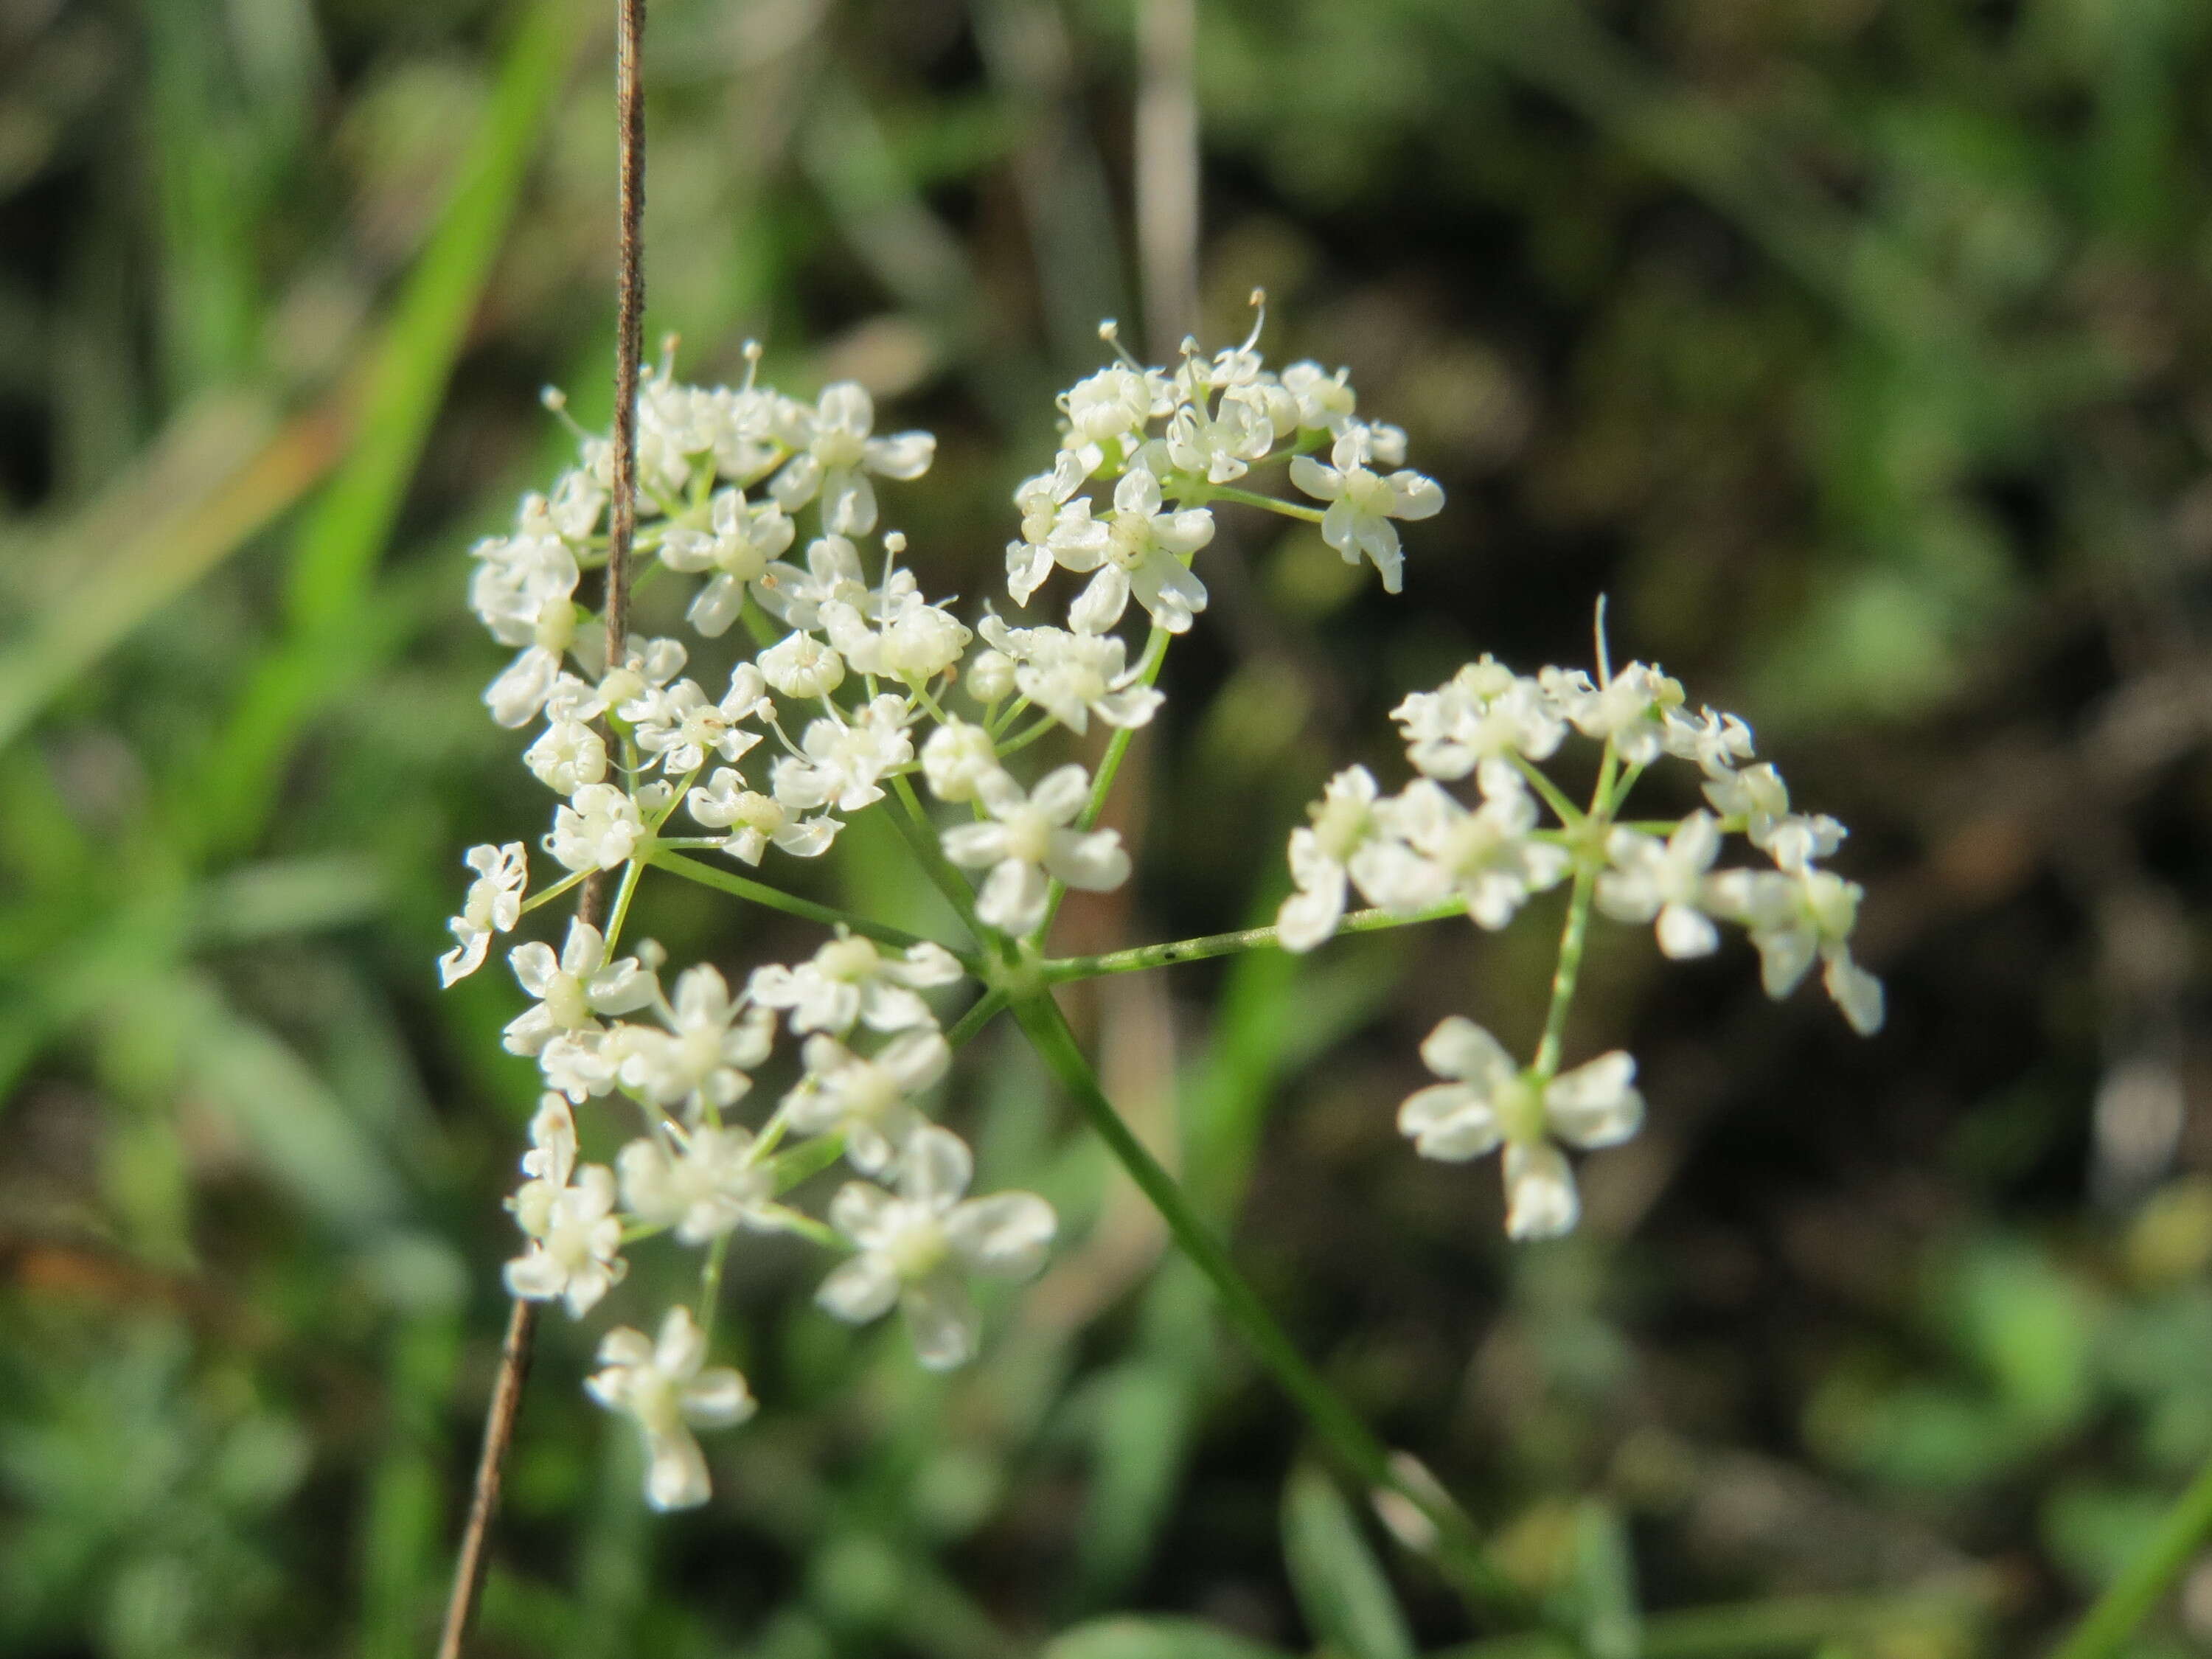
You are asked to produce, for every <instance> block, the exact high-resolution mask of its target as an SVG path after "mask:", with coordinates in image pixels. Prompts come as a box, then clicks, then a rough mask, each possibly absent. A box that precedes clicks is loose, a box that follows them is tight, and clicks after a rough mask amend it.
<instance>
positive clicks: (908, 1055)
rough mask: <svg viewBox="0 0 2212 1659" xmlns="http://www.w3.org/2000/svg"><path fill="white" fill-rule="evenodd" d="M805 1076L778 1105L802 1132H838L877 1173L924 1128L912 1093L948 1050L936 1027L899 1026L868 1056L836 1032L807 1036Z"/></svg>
mask: <svg viewBox="0 0 2212 1659" xmlns="http://www.w3.org/2000/svg"><path fill="white" fill-rule="evenodd" d="M804 1054H805V1063H806V1075H805V1077H803V1078H802V1079H799V1086H798V1087H796V1088H795V1089H793V1091H791V1092H790V1093H789V1094H787V1095H786V1096H785V1097H783V1104H782V1107H781V1110H782V1111H783V1113H784V1114H785V1115H786V1116H787V1118H789V1120H790V1122H791V1127H793V1129H795V1130H797V1131H798V1132H799V1133H800V1134H808V1135H819V1134H829V1133H832V1132H842V1133H843V1134H844V1137H845V1158H846V1161H847V1162H848V1163H849V1164H852V1166H853V1167H854V1169H856V1170H860V1172H861V1173H862V1174H863V1175H874V1174H876V1173H877V1172H878V1170H884V1169H885V1168H887V1167H889V1165H890V1163H891V1160H892V1159H894V1158H897V1157H898V1156H899V1155H900V1150H901V1148H902V1147H903V1146H905V1145H906V1143H907V1142H908V1140H909V1139H911V1138H912V1137H913V1135H914V1133H915V1130H917V1129H919V1128H920V1127H921V1121H922V1120H921V1113H920V1112H918V1111H917V1110H915V1107H914V1104H913V1097H915V1096H916V1095H918V1094H921V1093H922V1092H923V1091H926V1090H928V1089H931V1088H933V1087H934V1086H935V1085H936V1084H937V1082H938V1080H939V1079H940V1078H942V1077H943V1076H944V1075H945V1068H946V1067H947V1066H950V1065H951V1063H952V1050H951V1048H948V1047H947V1046H946V1044H945V1039H944V1037H943V1036H940V1035H939V1033H938V1031H937V1030H936V1028H935V1027H934V1026H932V1027H928V1028H926V1029H922V1030H911V1031H902V1032H900V1033H899V1034H898V1035H897V1036H895V1037H893V1038H892V1039H891V1040H890V1042H887V1043H885V1044H884V1046H883V1048H881V1049H880V1050H879V1051H878V1052H877V1053H876V1054H873V1055H872V1056H868V1057H866V1058H863V1057H862V1056H861V1055H859V1054H854V1052H853V1051H852V1050H851V1049H850V1048H847V1047H846V1046H845V1045H844V1044H843V1043H842V1042H839V1041H838V1040H837V1039H836V1037H833V1036H811V1037H809V1038H807V1039H806V1047H805V1051H804Z"/></svg>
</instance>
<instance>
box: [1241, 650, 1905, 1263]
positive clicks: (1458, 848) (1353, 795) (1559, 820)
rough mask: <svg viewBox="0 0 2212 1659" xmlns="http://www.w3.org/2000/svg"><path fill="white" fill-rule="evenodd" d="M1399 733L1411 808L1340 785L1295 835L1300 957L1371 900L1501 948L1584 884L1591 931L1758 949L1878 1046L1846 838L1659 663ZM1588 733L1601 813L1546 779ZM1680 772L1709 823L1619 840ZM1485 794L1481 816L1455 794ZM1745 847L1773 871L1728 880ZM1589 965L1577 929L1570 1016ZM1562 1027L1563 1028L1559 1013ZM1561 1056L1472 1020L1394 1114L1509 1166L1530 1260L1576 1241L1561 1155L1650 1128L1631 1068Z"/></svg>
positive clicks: (1569, 950)
mask: <svg viewBox="0 0 2212 1659" xmlns="http://www.w3.org/2000/svg"><path fill="white" fill-rule="evenodd" d="M1601 655H1602V653H1601ZM1392 718H1393V719H1394V720H1396V721H1397V723H1398V725H1399V727H1400V729H1401V732H1402V734H1403V736H1404V738H1405V742H1406V756H1407V761H1408V762H1409V763H1410V764H1411V766H1412V768H1413V772H1414V774H1415V776H1414V777H1413V780H1412V781H1410V782H1409V783H1407V785H1406V787H1404V788H1403V789H1401V791H1400V792H1399V793H1397V794H1395V795H1394V796H1384V795H1383V794H1382V793H1381V792H1380V788H1379V787H1378V785H1377V784H1376V780H1375V778H1374V776H1373V775H1372V774H1370V772H1369V771H1368V770H1367V769H1366V768H1364V767H1360V766H1354V767H1352V768H1349V769H1346V770H1345V771H1343V772H1340V773H1339V774H1338V775H1336V776H1335V777H1334V778H1332V779H1331V780H1330V781H1329V783H1328V788H1327V791H1326V793H1324V794H1323V796H1322V799H1321V800H1319V801H1318V802H1316V803H1315V805H1313V806H1312V807H1311V808H1310V817H1311V820H1312V822H1311V823H1310V824H1306V825H1302V826H1300V827H1299V828H1297V829H1294V830H1292V831H1291V840H1290V867H1291V878H1292V880H1293V882H1294V884H1295V889H1296V890H1295V891H1293V892H1292V894H1291V896H1290V897H1289V898H1287V899H1286V900H1285V901H1284V903H1283V906H1282V909H1281V912H1280V914H1279V917H1278V921H1277V927H1278V936H1279V939H1280V941H1281V943H1282V944H1283V945H1284V946H1285V948H1286V949H1289V950H1292V951H1310V950H1312V949H1314V948H1315V947H1316V946H1317V945H1321V944H1322V942H1323V941H1325V940H1326V939H1328V938H1330V937H1331V936H1332V935H1333V934H1334V933H1335V932H1336V931H1337V928H1338V927H1339V926H1340V924H1341V923H1342V921H1343V919H1344V915H1345V907H1346V902H1347V899H1348V896H1349V893H1350V892H1351V890H1354V889H1356V890H1358V893H1359V894H1360V895H1361V896H1363V897H1364V898H1365V899H1366V901H1367V902H1369V903H1370V905H1372V906H1374V907H1376V908H1377V909H1378V910H1381V911H1383V912H1385V913H1389V914H1390V915H1417V914H1420V913H1424V912H1442V911H1443V910H1445V909H1454V910H1457V909H1464V910H1465V911H1466V913H1467V914H1468V916H1470V917H1471V918H1472V919H1473V920H1474V922H1475V923H1476V924H1477V925H1478V926H1480V927H1486V928H1499V927H1504V926H1505V925H1506V924H1507V923H1508V922H1509V921H1511V920H1512V919H1513V917H1514V915H1516V912H1518V911H1519V909H1520V908H1521V907H1522V905H1523V904H1524V903H1525V902H1527V901H1528V897H1529V896H1530V895H1531V894H1533V893H1537V892H1541V891H1543V890H1546V889H1547V888H1550V887H1553V886H1556V885H1558V884H1559V883H1561V882H1562V881H1564V880H1566V879H1567V878H1569V877H1570V876H1573V877H1576V878H1577V898H1576V899H1575V900H1574V901H1573V902H1572V903H1573V905H1574V907H1575V908H1576V909H1577V911H1578V912H1579V913H1580V914H1581V915H1587V911H1588V908H1589V907H1590V906H1591V905H1593V904H1594V906H1595V908H1596V909H1597V910H1599V911H1601V912H1602V913H1603V914H1604V915H1607V916H1610V917H1613V919H1615V920H1617V921H1625V922H1631V923H1637V924H1644V923H1650V924H1653V925H1655V927H1656V932H1657V935H1658V943H1659V948H1660V950H1661V951H1662V952H1664V953H1665V954H1666V955H1667V956H1668V957H1675V958H1683V957H1699V956H1705V955H1707V954H1710V953H1711V951H1714V950H1716V949H1717V947H1718V945H1719V943H1720V932H1719V928H1718V927H1717V923H1720V922H1728V923H1731V924H1733V925H1735V926H1738V927H1742V928H1743V929H1744V930H1745V932H1746V933H1747V935H1748V936H1749V938H1750V939H1751V942H1752V944H1753V946H1755V947H1756V948H1757V950H1758V951H1759V963H1760V968H1761V972H1762V977H1763V980H1764V983H1765V988H1766V991H1767V994H1769V995H1770V996H1773V997H1777V998H1780V997H1784V996H1787V995H1788V994H1790V992H1791V991H1792V990H1794V989H1795V988H1796V987H1797V985H1798V984H1799V982H1800V981H1802V980H1803V979H1804V977H1805V975H1806V974H1807V973H1808V971H1809V970H1810V969H1811V968H1812V966H1813V964H1814V962H1816V961H1817V962H1819V963H1821V964H1822V966H1823V969H1824V978H1825V981H1826V986H1827V989H1828V993H1829V994H1830V995H1831V996H1832V997H1833V998H1834V1000H1835V1002H1836V1005H1837V1006H1838V1008H1840V1009H1841V1010H1842V1012H1843V1014H1844V1018H1846V1019H1847V1020H1849V1021H1850V1024H1851V1025H1852V1027H1853V1028H1854V1029H1855V1030H1857V1031H1859V1032H1860V1033H1861V1034H1862V1035H1871V1034H1872V1033H1873V1032H1874V1031H1875V1030H1878V1029H1879V1028H1880V1026H1881V1022H1882V989H1881V981H1879V980H1877V979H1875V976H1874V975H1871V974H1869V973H1868V972H1867V971H1866V969H1863V968H1862V967H1860V966H1859V965H1858V964H1857V963H1856V962H1855V961H1853V960H1852V957H1851V953H1850V935H1851V930H1852V927H1853V925H1854V923H1855V922H1856V921H1857V914H1858V905H1859V900H1860V896H1861V893H1860V889H1859V888H1858V886H1857V884H1855V883H1852V882H1850V881H1846V880H1845V879H1844V878H1842V877H1840V876H1838V875H1836V874H1834V873H1833V872H1831V871H1828V870H1826V869H1823V868H1821V867H1820V863H1819V860H1823V859H1825V858H1826V857H1828V856H1829V855H1830V854H1832V853H1834V852H1835V850H1836V849H1837V848H1838V846H1840V845H1841V843H1842V842H1843V839H1844V834H1845V831H1844V827H1843V825H1841V824H1840V823H1837V822H1836V820H1835V819H1833V818H1832V817H1826V816H1825V815H1806V814H1802V813H1798V812H1794V811H1791V809H1790V793H1789V790H1788V788H1787V787H1785V786H1784V783H1783V781H1782V775H1781V774H1780V773H1779V772H1778V771H1776V769H1774V768H1773V767H1772V766H1771V765H1769V764H1765V763H1757V764H1753V763H1751V761H1752V755H1753V748H1752V735H1751V728H1750V727H1749V726H1747V725H1746V724H1745V723H1744V722H1743V721H1742V720H1740V719H1738V718H1737V717H1736V716H1735V715H1733V714H1716V713H1715V712H1714V711H1713V710H1711V708H1707V709H1705V710H1704V711H1702V712H1701V713H1700V714H1696V715H1692V714H1689V713H1688V712H1687V710H1686V705H1685V702H1684V697H1683V692H1682V688H1681V686H1680V684H1678V683H1677V682H1676V681H1675V680H1674V679H1672V678H1669V677H1668V675H1666V674H1664V673H1662V672H1661V671H1659V670H1658V669H1657V668H1656V667H1650V666H1647V665H1644V664H1643V663H1631V664H1629V665H1627V666H1626V667H1625V668H1622V669H1620V670H1619V671H1609V670H1607V668H1606V667H1604V666H1603V665H1602V661H1601V667H1600V671H1599V673H1598V675H1597V677H1596V678H1592V677H1591V676H1590V675H1589V674H1588V673H1586V672H1584V671H1582V670H1579V669H1563V668H1556V667H1552V668H1545V669H1543V670H1541V671H1539V672H1538V673H1536V674H1534V675H1533V676H1529V675H1520V674H1516V673H1514V672H1513V671H1511V670H1510V669H1508V668H1506V667H1504V666H1503V665H1500V664H1499V663H1498V662H1496V661H1494V660H1492V659H1491V658H1490V657H1488V656H1485V657H1483V658H1482V659H1480V661H1477V662H1473V663H1469V664H1468V665H1466V666H1465V667H1463V668H1462V669H1461V670H1460V671H1459V672H1458V673H1456V674H1455V675H1454V676H1453V677H1452V678H1451V679H1450V680H1449V682H1447V683H1446V684H1443V685H1441V686H1439V687H1437V689H1436V690H1433V691H1422V692H1416V693H1415V694H1413V696H1409V697H1407V699H1406V700H1405V701H1404V702H1401V704H1399V706H1398V707H1397V708H1395V710H1393V711H1392ZM1571 732H1572V733H1578V734H1580V735H1581V736H1582V737H1583V738H1589V739H1591V740H1592V741H1594V742H1595V743H1596V744H1599V745H1601V752H1600V759H1599V770H1598V782H1597V788H1596V793H1595V797H1594V799H1592V801H1591V803H1590V805H1589V807H1588V809H1587V810H1582V809H1577V808H1576V807H1575V806H1574V805H1572V804H1571V802H1570V801H1569V799H1568V798H1567V797H1566V796H1565V794H1564V793H1561V791H1560V790H1559V787H1558V786H1557V785H1556V784H1554V783H1553V781H1551V779H1550V778H1548V777H1547V775H1545V773H1544V772H1543V771H1542V770H1541V767H1542V764H1543V763H1545V762H1547V761H1549V760H1551V759H1552V758H1553V756H1554V755H1555V754H1556V753H1557V752H1558V751H1559V749H1560V747H1561V745H1562V744H1564V743H1565V741H1566V738H1567V737H1568V735H1569V734H1570V733H1571ZM1668 758H1673V759H1676V760H1680V761H1685V762H1687V763H1691V764H1693V765H1695V766H1696V767H1697V768H1698V769H1699V771H1700V773H1701V774H1702V783H1703V788H1704V794H1705V800H1706V803H1707V805H1706V806H1705V807H1701V808H1699V810H1697V811H1692V812H1691V813H1689V814H1688V815H1687V816H1686V817H1682V818H1680V820H1678V821H1669V822H1667V823H1656V824H1655V823H1634V822H1629V821H1624V819H1623V817H1622V807H1623V805H1624V804H1625V802H1626V799H1627V797H1628V794H1629V793H1630V791H1631V789H1632V787H1634V785H1635V783H1636V782H1637V781H1638V779H1639V778H1640V777H1641V776H1642V775H1644V771H1645V770H1646V769H1648V768H1649V767H1650V766H1651V765H1653V764H1654V763H1657V762H1660V761H1662V760H1664V759H1668ZM1468 779H1472V780H1473V781H1474V786H1475V796H1476V799H1474V801H1473V802H1472V803H1469V802H1467V801H1463V800H1462V799H1460V798H1459V797H1457V796H1455V794H1453V793H1451V791H1450V790H1449V789H1448V788H1447V787H1445V786H1446V785H1447V784H1454V783H1461V782H1462V781H1466V780H1468ZM1547 810H1548V811H1549V813H1550V819H1551V821H1550V822H1548V823H1547V821H1546V815H1547ZM1731 834H1740V835H1741V836H1743V837H1744V838H1745V839H1746V840H1747V842H1749V843H1750V845H1751V846H1752V848H1754V849H1755V850H1757V851H1758V852H1760V853H1762V854H1765V855H1766V858H1767V860H1768V861H1769V867H1754V868H1743V869H1727V870H1717V869H1715V868H1714V866H1715V864H1716V862H1717V860H1718V858H1719V856H1720V853H1721V848H1722V844H1723V839H1724V837H1726V836H1729V835H1731ZM1585 889H1586V890H1585ZM1581 949H1582V945H1581V937H1580V932H1579V927H1578V926H1577V924H1576V923H1573V922H1571V924H1570V928H1569V933H1568V938H1567V939H1566V940H1565V941H1563V945H1562V973H1561V975H1560V980H1559V986H1560V987H1561V988H1560V989H1559V992H1558V993H1556V994H1557V995H1559V996H1571V994H1572V985H1573V982H1574V973H1575V970H1576V969H1577V968H1578V967H1579V960H1580V951H1581ZM1557 1012H1558V1014H1559V1018H1564V1004H1561V1005H1560V1006H1559V1008H1558V1010H1557ZM1556 1047H1557V1040H1556V1036H1554V1037H1553V1039H1552V1040H1551V1041H1550V1042H1547V1045H1546V1047H1545V1048H1544V1049H1543V1050H1541V1051H1540V1053H1539V1056H1538V1059H1537V1060H1536V1061H1535V1062H1534V1063H1532V1064H1530V1065H1528V1066H1517V1065H1516V1064H1515V1063H1514V1062H1513V1061H1512V1060H1510V1059H1509V1058H1508V1057H1507V1055H1506V1052H1505V1050H1504V1048H1502V1047H1501V1046H1500V1045H1499V1044H1498V1042H1497V1040H1496V1039H1495V1038H1494V1037H1492V1036H1491V1035H1490V1034H1489V1033H1488V1032H1486V1031H1485V1030H1482V1029H1481V1028H1480V1026H1477V1025H1474V1024H1472V1023H1470V1022H1469V1021H1468V1020H1465V1019H1462V1018H1458V1017H1456V1016H1455V1017H1453V1018H1449V1019H1447V1020H1445V1021H1444V1022H1443V1024H1440V1025H1439V1026H1437V1029H1436V1030H1435V1031H1434V1032H1432V1033H1431V1035H1430V1037H1429V1039H1428V1041H1427V1042H1425V1044H1424V1045H1423V1047H1422V1050H1421V1053H1422V1058H1423V1059H1424V1060H1425V1061H1426V1062H1427V1064H1428V1066H1429V1068H1430V1069H1431V1071H1432V1072H1434V1073H1437V1075H1438V1076H1439V1077H1442V1078H1443V1079H1447V1081H1445V1082H1444V1083H1442V1084H1438V1085H1434V1086H1431V1087H1430V1088H1426V1089H1424V1090H1422V1091H1419V1093H1417V1094H1415V1095H1413V1097H1411V1098H1410V1099H1408V1100H1407V1102H1406V1103H1405V1104H1404V1106H1403V1108H1402V1109H1401V1111H1400V1114H1399V1120H1398V1121H1399V1127H1401V1129H1402V1130H1403V1131H1404V1133H1406V1134H1407V1135H1408V1136H1409V1137H1411V1138H1412V1139H1413V1142H1414V1144H1415V1146H1416V1147H1417V1149H1418V1150H1419V1152H1421V1153H1422V1154H1423V1155H1424V1156H1426V1157H1430V1158H1443V1159H1447V1160H1450V1161H1455V1162H1456V1161H1461V1160H1464V1159H1468V1158H1477V1157H1480V1156H1481V1155H1482V1154H1484V1153H1486V1152H1491V1151H1493V1150H1495V1149H1497V1148H1498V1147H1499V1146H1504V1175H1505V1184H1506V1188H1507V1195H1508V1200H1509V1204H1508V1212H1507V1222H1506V1226H1507V1231H1509V1232H1510V1234H1511V1235H1512V1236H1513V1237H1516V1238H1529V1237H1550V1236H1553V1235H1556V1234H1559V1233H1563V1232H1565V1231H1569V1230H1570V1229H1571V1228H1572V1227H1573V1225H1575V1222H1576V1219H1577V1215H1578V1213H1579V1204H1578V1202H1577V1197H1576V1193H1575V1186H1574V1178H1573V1175H1572V1172H1571V1170H1570V1169H1569V1167H1568V1165H1567V1163H1566V1160H1565V1158H1564V1156H1563V1155H1562V1154H1561V1153H1560V1152H1559V1148H1558V1146H1556V1145H1555V1144H1554V1142H1555V1141H1565V1142H1566V1143H1567V1144H1569V1145H1571V1146H1577V1147H1583V1148H1589V1147H1596V1146H1612V1145H1614V1144H1616V1143H1617V1142H1619V1141H1621V1140H1624V1139H1627V1138H1628V1137H1629V1136H1630V1135H1632V1134H1633V1133H1635V1132H1636V1129H1637V1127H1638V1125H1639V1124H1640V1123H1641V1121H1642V1120H1643V1110H1644V1103H1643V1098H1642V1097H1641V1096H1640V1095H1638V1092H1637V1091H1636V1090H1635V1089H1634V1088H1632V1086H1631V1079H1632V1078H1633V1077H1634V1075H1635V1069H1636V1068H1635V1062H1634V1061H1633V1060H1631V1059H1630V1057H1629V1056H1628V1055H1627V1054H1622V1053H1620V1052H1618V1051H1616V1052H1614V1053H1612V1054H1606V1055H1603V1056H1601V1058H1599V1059H1597V1060H1591V1061H1589V1063H1588V1064H1586V1065H1583V1066H1578V1067H1577V1068H1575V1069H1574V1070H1571V1071H1568V1072H1565V1073H1562V1072H1560V1071H1559V1068H1558V1057H1557V1054H1556V1052H1554V1051H1555V1050H1556Z"/></svg>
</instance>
